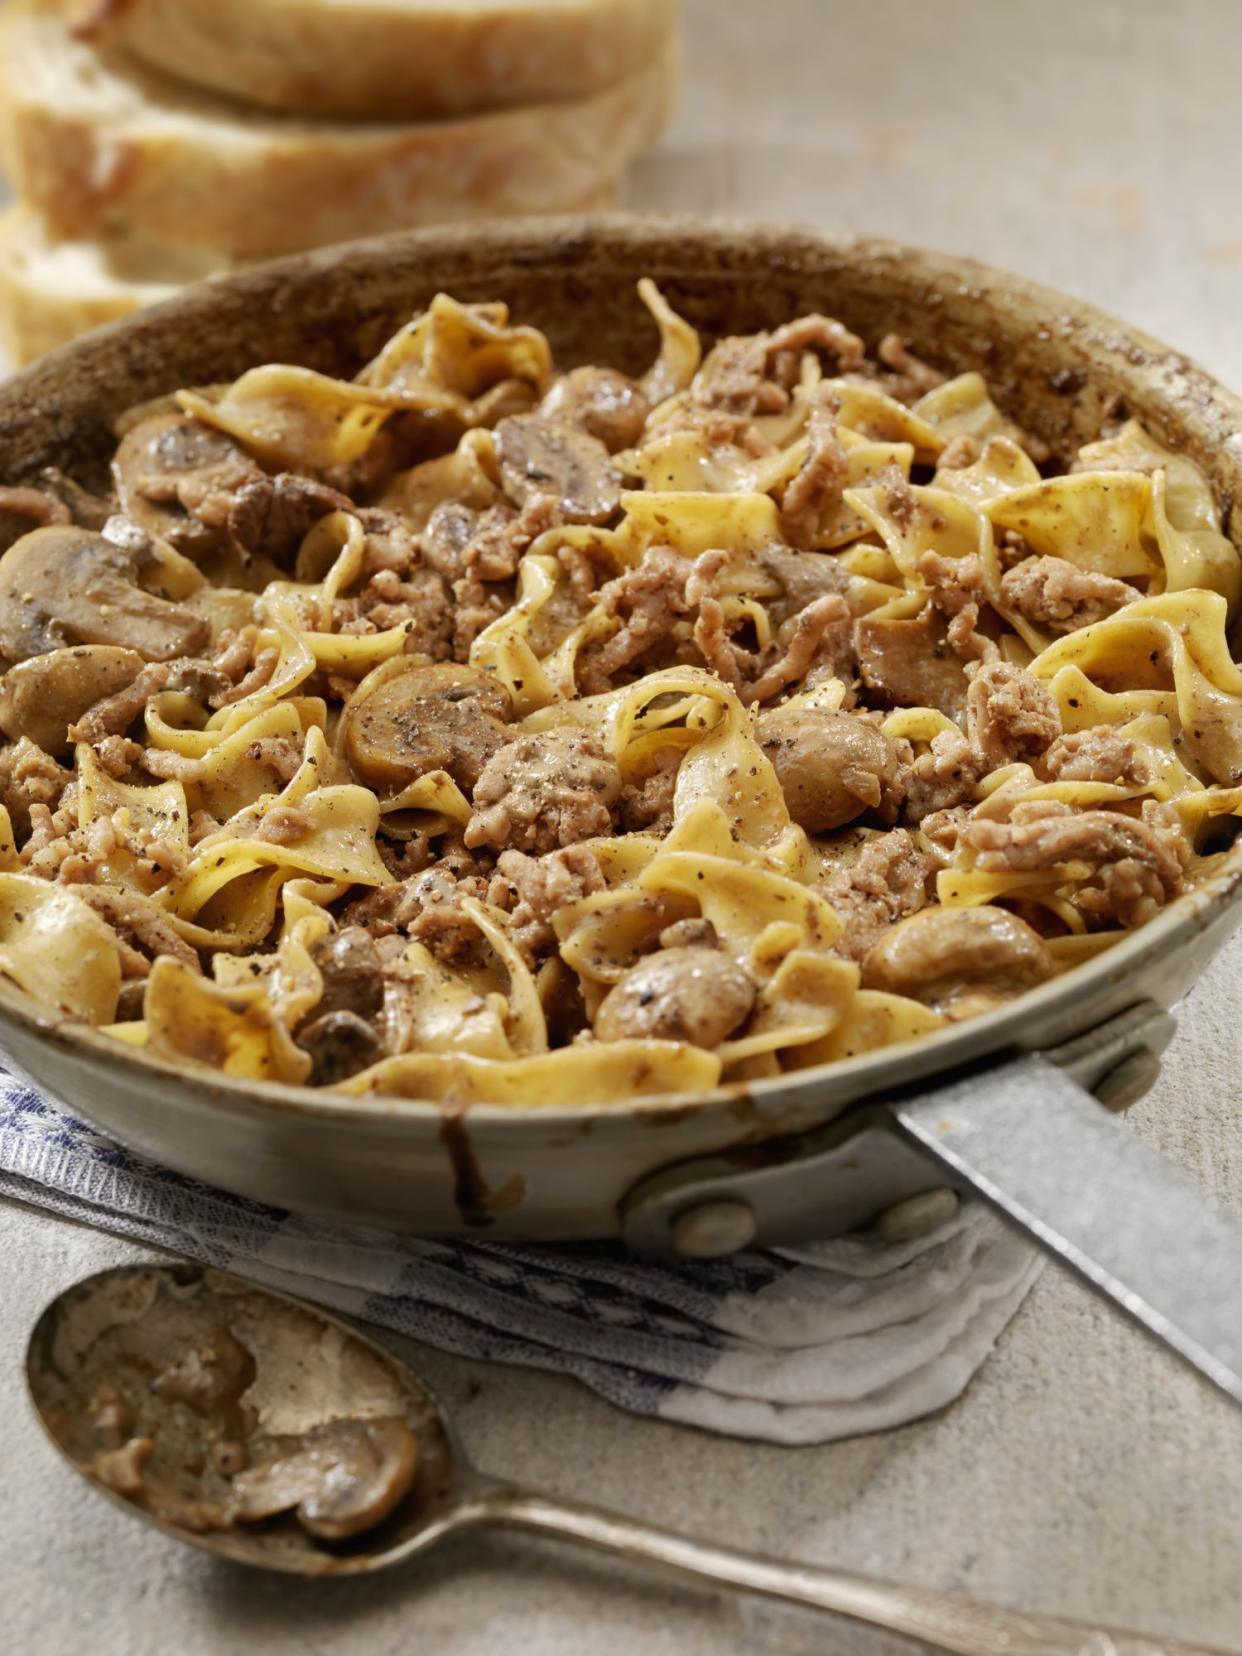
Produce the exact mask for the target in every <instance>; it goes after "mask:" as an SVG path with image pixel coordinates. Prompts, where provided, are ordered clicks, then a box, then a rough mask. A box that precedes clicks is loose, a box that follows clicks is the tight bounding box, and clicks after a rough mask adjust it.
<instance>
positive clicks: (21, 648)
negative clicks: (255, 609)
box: [0, 525, 211, 662]
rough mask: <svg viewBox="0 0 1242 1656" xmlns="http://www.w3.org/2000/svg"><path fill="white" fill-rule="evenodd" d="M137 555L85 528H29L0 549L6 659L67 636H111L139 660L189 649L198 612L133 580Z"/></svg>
mask: <svg viewBox="0 0 1242 1656" xmlns="http://www.w3.org/2000/svg"><path fill="white" fill-rule="evenodd" d="M141 563H142V559H141V556H140V553H139V552H138V551H137V550H136V549H135V548H133V547H121V546H118V545H117V544H116V543H115V542H114V541H110V540H106V539H105V538H104V537H103V536H102V535H96V534H92V533H91V531H90V530H89V529H70V528H64V527H61V526H59V525H57V526H56V527H53V528H46V529H34V530H32V531H31V533H30V534H28V535H23V536H22V538H21V540H19V541H17V542H16V543H15V544H14V545H12V546H10V547H9V549H8V551H7V552H6V553H5V554H4V556H3V557H0V655H3V656H5V657H6V658H7V659H8V660H9V661H11V662H18V661H25V660H27V659H28V658H29V657H30V656H37V655H44V654H46V653H47V651H49V650H58V649H61V648H62V647H63V646H65V645H67V644H115V645H118V646H120V647H121V648H123V649H128V650H134V651H136V652H137V654H138V655H140V656H142V658H143V659H144V661H172V660H174V659H175V658H176V657H177V656H184V655H194V654H196V653H197V652H198V651H200V650H201V649H203V648H204V646H205V645H206V644H207V642H208V640H209V638H210V636H211V627H210V625H209V623H208V622H207V621H206V620H204V618H203V617H202V616H200V615H195V614H194V613H193V611H191V610H188V609H185V608H183V607H182V606H181V605H180V604H173V603H170V602H169V601H168V599H166V598H159V597H157V596H156V595H155V594H154V593H152V592H146V591H144V590H143V588H142V587H141V586H139V585H138V578H139V573H140V567H141Z"/></svg>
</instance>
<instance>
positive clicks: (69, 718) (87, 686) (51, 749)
mask: <svg viewBox="0 0 1242 1656" xmlns="http://www.w3.org/2000/svg"><path fill="white" fill-rule="evenodd" d="M144 665H145V664H144V662H143V659H142V657H141V656H140V655H139V654H138V653H137V652H136V651H135V650H125V649H122V648H121V647H120V646H119V645H116V644H79V645H77V646H76V647H72V648H69V649H65V650H49V651H48V652H47V653H46V654H45V655H37V656H30V657H28V658H27V659H26V660H25V661H19V662H18V664H17V665H16V667H10V668H9V670H8V672H7V673H6V674H5V675H4V677H3V678H0V730H3V731H4V733H5V735H6V736H10V737H12V739H13V740H14V741H17V740H18V738H19V737H22V736H29V737H30V740H31V741H32V742H37V743H38V744H39V746H40V747H41V748H42V749H43V751H44V753H64V752H65V751H67V749H68V748H69V747H70V745H71V743H70V739H69V729H70V726H72V725H75V724H76V723H77V722H78V720H79V719H80V718H81V717H82V715H83V714H84V713H85V712H86V711H87V709H88V708H91V707H94V705H95V704H96V702H100V701H104V700H105V699H106V698H107V697H109V696H115V695H116V694H117V692H118V691H121V690H124V689H125V688H126V686H127V685H130V684H132V683H133V682H134V680H135V679H136V678H137V677H138V675H139V673H141V672H142V670H143V666H144Z"/></svg>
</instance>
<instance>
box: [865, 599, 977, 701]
mask: <svg viewBox="0 0 1242 1656" xmlns="http://www.w3.org/2000/svg"><path fill="white" fill-rule="evenodd" d="M854 647H855V649H856V650H857V651H858V669H859V672H860V673H861V674H862V681H863V683H864V684H865V685H866V686H867V688H868V689H869V690H875V691H878V692H879V694H880V696H881V698H882V699H883V701H884V702H885V704H886V705H888V706H891V707H935V708H938V709H939V711H940V712H941V713H946V714H947V715H948V716H949V718H951V719H955V718H958V717H960V716H961V714H962V711H963V710H964V708H965V706H966V669H965V667H964V666H963V665H962V662H961V660H960V658H959V657H957V656H956V655H954V653H953V651H952V649H951V648H950V646H949V643H948V640H947V638H946V636H945V625H944V622H943V621H941V620H940V619H939V617H937V616H934V615H931V614H927V615H920V616H918V617H917V618H916V619H915V620H913V621H901V620H892V619H889V618H888V617H883V616H881V617H878V618H874V619H873V618H872V617H871V616H865V617H864V618H863V619H862V620H861V621H859V622H857V624H856V625H855V627H854Z"/></svg>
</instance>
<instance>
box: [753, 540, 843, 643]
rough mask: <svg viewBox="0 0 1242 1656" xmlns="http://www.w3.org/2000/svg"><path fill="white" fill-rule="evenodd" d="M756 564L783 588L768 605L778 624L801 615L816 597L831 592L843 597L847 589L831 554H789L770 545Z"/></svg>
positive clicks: (840, 567) (779, 547) (837, 563)
mask: <svg viewBox="0 0 1242 1656" xmlns="http://www.w3.org/2000/svg"><path fill="white" fill-rule="evenodd" d="M759 564H760V566H761V568H763V569H764V570H765V571H766V572H767V573H768V574H769V575H771V576H772V577H773V578H774V579H775V580H777V581H779V582H780V584H781V586H782V587H783V588H784V592H783V593H782V595H781V596H780V597H779V598H775V599H773V600H772V601H771V603H770V604H769V606H768V607H769V609H770V610H771V613H772V619H773V621H775V622H776V623H777V624H778V625H779V624H780V623H781V622H782V621H787V620H788V619H789V617H790V616H791V615H799V614H801V612H802V611H803V610H804V609H805V608H806V607H807V605H808V604H813V603H814V602H815V600H816V599H817V598H826V597H828V596H829V595H830V594H831V593H840V594H841V595H842V596H844V595H845V593H846V592H847V591H848V590H849V584H850V578H849V575H848V573H847V572H846V570H845V568H844V567H843V565H842V564H841V561H840V559H839V558H837V557H834V556H833V554H832V553H830V552H791V551H790V550H789V548H788V547H784V546H771V547H768V548H767V549H766V550H765V551H763V552H761V553H760V554H759Z"/></svg>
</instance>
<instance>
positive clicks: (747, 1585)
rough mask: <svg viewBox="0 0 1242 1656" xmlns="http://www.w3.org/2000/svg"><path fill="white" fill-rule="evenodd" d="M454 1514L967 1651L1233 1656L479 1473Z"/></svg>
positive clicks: (1012, 1655) (1011, 1655)
mask: <svg viewBox="0 0 1242 1656" xmlns="http://www.w3.org/2000/svg"><path fill="white" fill-rule="evenodd" d="M453 1516H454V1520H455V1525H456V1524H459V1523H467V1524H476V1523H477V1524H503V1525H508V1526H513V1527H516V1528H519V1529H527V1530H537V1531H539V1532H541V1533H543V1534H548V1535H556V1536H560V1537H563V1538H564V1539H566V1540H572V1541H579V1542H582V1543H583V1544H584V1545H586V1546H588V1547H595V1548H598V1549H599V1550H601V1551H603V1552H610V1553H618V1554H620V1555H621V1556H622V1557H625V1558H629V1559H635V1560H640V1561H641V1562H643V1563H645V1564H654V1565H657V1566H660V1567H662V1568H664V1569H668V1570H674V1571H677V1572H678V1573H680V1574H682V1575H688V1576H696V1577H698V1579H699V1580H701V1581H711V1582H714V1583H716V1584H717V1585H719V1586H723V1587H733V1588H738V1589H740V1590H741V1591H743V1592H748V1593H759V1594H763V1595H765V1596H766V1597H768V1598H776V1599H787V1600H789V1601H790V1602H792V1603H794V1604H804V1605H810V1606H812V1607H814V1608H816V1609H819V1610H830V1611H833V1612H835V1613H836V1614H837V1615H839V1616H846V1617H848V1618H850V1619H851V1620H853V1621H857V1622H864V1623H867V1624H868V1625H870V1626H872V1627H882V1628H886V1629H888V1630H889V1631H891V1632H895V1633H904V1634H906V1635H908V1636H910V1637H912V1638H916V1639H923V1640H924V1641H926V1642H927V1643H928V1644H930V1645H932V1646H934V1647H935V1648H937V1649H939V1650H946V1651H956V1652H958V1656H997V1652H999V1651H1005V1652H1006V1653H1007V1656H1225V1653H1223V1652H1219V1651H1218V1652H1213V1651H1211V1650H1209V1649H1208V1647H1207V1646H1205V1645H1194V1644H1184V1643H1179V1642H1177V1641H1175V1640H1171V1639H1154V1638H1143V1637H1142V1636H1141V1635H1139V1634H1136V1633H1118V1632H1111V1631H1108V1630H1106V1629H1104V1628H1099V1627H1088V1626H1086V1625H1084V1624H1083V1623H1081V1622H1068V1621H1061V1620H1059V1619H1057V1618H1055V1617H1052V1616H1032V1615H1025V1614H1023V1613H1021V1612H1019V1611H1016V1610H1002V1609H998V1608H996V1607H994V1606H992V1605H986V1604H975V1603H972V1602H971V1600H969V1599H965V1598H959V1597H957V1596H956V1595H954V1594H951V1593H940V1592H934V1591H931V1590H929V1589H925V1588H921V1587H901V1586H897V1585H895V1584H893V1583H890V1582H886V1581H875V1580H872V1579H870V1578H869V1577H867V1576H861V1575H853V1574H850V1573H849V1572H848V1571H844V1570H834V1569H826V1568H822V1567H820V1566H819V1565H812V1564H783V1563H781V1562H780V1561H779V1560H777V1559H774V1558H765V1557H762V1556H760V1555H758V1554H752V1553H743V1552H736V1551H734V1550H733V1549H732V1548H731V1547H718V1546H714V1545H712V1544H711V1543H709V1542H705V1541H695V1540H691V1539H690V1538H689V1537H688V1536H683V1535H676V1534H674V1533H672V1532H671V1531H668V1530H661V1529H657V1528H656V1527H654V1526H653V1525H651V1524H645V1523H642V1522H640V1521H639V1520H637V1519H634V1518H624V1517H621V1516H619V1515H617V1516H614V1515H612V1514H610V1513H607V1512H601V1511H598V1510H596V1509H595V1508H594V1507H589V1506H584V1505H581V1504H580V1503H578V1502H576V1501H562V1500H557V1499H554V1498H552V1497H550V1496H545V1495H539V1494H536V1493H534V1492H533V1491H528V1490H524V1489H519V1488H516V1487H514V1486H511V1485H508V1484H501V1483H483V1482H480V1483H479V1484H477V1485H475V1487H474V1488H473V1489H472V1490H471V1491H470V1492H469V1493H468V1494H467V1495H466V1496H465V1498H464V1501H463V1504H462V1506H461V1507H460V1508H459V1509H458V1510H457V1511H456V1512H455V1513H454V1515H453Z"/></svg>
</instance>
